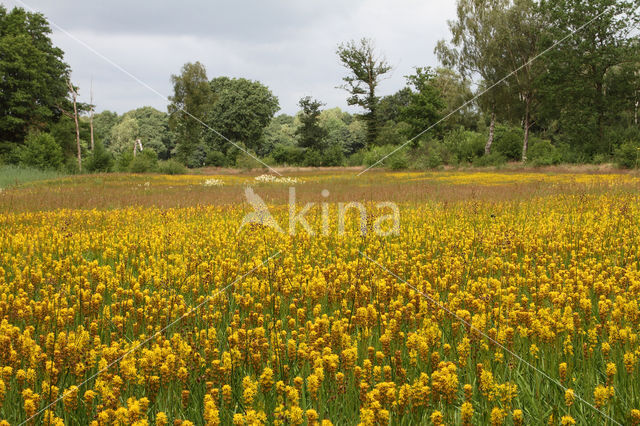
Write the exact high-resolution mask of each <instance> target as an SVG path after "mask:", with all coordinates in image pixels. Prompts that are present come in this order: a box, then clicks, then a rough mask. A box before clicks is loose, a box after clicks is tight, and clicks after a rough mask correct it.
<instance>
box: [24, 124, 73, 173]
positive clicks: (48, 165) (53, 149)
mask: <svg viewBox="0 0 640 426" xmlns="http://www.w3.org/2000/svg"><path fill="white" fill-rule="evenodd" d="M18 158H19V160H20V164H21V165H23V166H29V167H35V168H38V169H43V170H45V169H53V170H58V169H60V168H61V167H62V163H63V161H64V156H63V155H62V149H61V148H60V145H58V144H57V143H56V140H55V139H54V137H53V136H51V135H50V134H49V133H43V132H37V131H32V132H31V133H29V134H28V135H27V138H26V140H25V143H24V145H22V146H20V147H19V148H18Z"/></svg>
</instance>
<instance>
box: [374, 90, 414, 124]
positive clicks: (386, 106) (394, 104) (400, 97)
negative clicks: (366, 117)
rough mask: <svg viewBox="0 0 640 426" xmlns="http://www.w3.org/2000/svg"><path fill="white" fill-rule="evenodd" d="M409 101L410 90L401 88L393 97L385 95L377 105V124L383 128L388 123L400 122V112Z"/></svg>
mask: <svg viewBox="0 0 640 426" xmlns="http://www.w3.org/2000/svg"><path fill="white" fill-rule="evenodd" d="M410 101H411V89H410V88H408V87H403V88H402V89H400V90H398V91H397V92H396V93H394V94H393V95H387V96H384V97H382V98H381V99H380V103H379V104H378V122H379V123H380V125H382V126H384V125H385V124H386V123H388V122H389V121H393V122H398V121H399V120H400V110H401V109H402V108H404V107H406V106H407V105H409V102H410Z"/></svg>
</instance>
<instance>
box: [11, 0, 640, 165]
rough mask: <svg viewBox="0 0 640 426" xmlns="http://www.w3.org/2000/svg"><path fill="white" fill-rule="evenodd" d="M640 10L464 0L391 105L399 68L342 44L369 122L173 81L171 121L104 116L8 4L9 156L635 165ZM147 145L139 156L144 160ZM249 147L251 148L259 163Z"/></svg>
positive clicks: (197, 68)
mask: <svg viewBox="0 0 640 426" xmlns="http://www.w3.org/2000/svg"><path fill="white" fill-rule="evenodd" d="M639 7H640V0H622V1H620V0H618V1H616V0H586V1H580V0H553V1H549V0H546V1H544V0H540V1H535V0H483V1H477V0H458V1H457V10H456V18H455V19H453V20H452V21H450V22H449V30H450V34H449V36H448V37H447V38H445V39H443V40H441V41H439V42H438V43H437V45H436V46H435V49H434V51H435V53H436V55H437V57H438V60H439V62H440V66H438V67H436V68H432V67H426V66H416V67H415V68H414V69H413V71H412V73H411V74H410V75H407V76H405V87H403V88H401V89H400V90H398V91H397V92H395V93H392V94H389V95H386V96H381V94H380V92H379V88H380V84H381V83H382V81H383V80H384V79H385V78H386V76H387V75H388V74H389V72H390V71H391V69H392V67H391V66H390V64H389V62H388V61H387V60H386V59H385V57H384V55H383V54H382V53H381V52H379V51H378V50H377V49H376V46H375V43H374V41H373V40H371V39H367V38H363V39H360V40H351V41H348V42H345V43H341V44H339V45H338V46H336V63H337V64H340V65H342V66H343V67H344V70H345V74H344V78H343V79H342V81H341V82H336V84H337V87H339V88H341V89H343V90H344V91H345V94H346V100H347V104H348V105H351V106H354V107H356V108H357V109H358V112H357V113H355V114H351V113H349V112H346V111H342V110H340V109H339V108H326V105H325V104H324V103H323V102H322V100H319V99H314V98H312V97H309V96H305V97H303V98H301V99H300V101H299V103H298V106H299V111H298V112H297V113H296V114H294V115H287V114H277V113H278V111H279V109H280V106H279V102H278V98H277V97H276V96H275V95H274V94H273V93H272V92H271V90H270V89H269V88H268V87H267V86H265V85H264V84H262V83H261V82H259V81H252V80H248V79H245V78H232V77H226V76H219V77H213V78H210V77H209V76H208V75H207V70H206V69H205V67H204V65H203V64H201V63H200V62H193V63H187V64H185V65H184V66H183V67H182V69H181V70H180V72H179V73H177V74H176V75H172V76H171V82H172V85H173V93H172V95H171V96H170V98H169V101H170V103H169V105H168V106H167V112H163V111H159V110H157V109H155V108H152V107H141V108H138V109H135V110H132V111H129V112H127V113H124V114H122V115H118V114H116V113H114V112H110V111H103V112H101V113H98V114H94V113H93V111H94V109H95V106H94V105H93V100H92V101H91V103H90V104H86V103H81V102H78V101H77V94H78V90H79V88H77V87H75V86H74V85H73V84H72V82H71V80H70V68H69V66H68V65H67V64H66V63H65V62H64V58H63V52H62V51H61V50H60V49H59V48H57V47H56V46H54V45H53V43H52V42H51V39H50V37H49V35H50V33H51V30H50V27H49V25H48V23H47V21H46V19H45V18H44V17H43V16H42V15H41V14H39V13H30V12H26V11H25V10H23V9H20V8H14V9H12V10H11V11H8V10H7V9H6V8H4V7H3V6H0V161H1V162H6V163H18V164H23V165H27V166H33V167H38V168H54V169H64V170H67V171H69V172H75V171H78V170H83V171H112V170H118V171H134V172H144V171H162V172H166V173H179V172H184V167H185V166H186V167H191V168H195V167H203V166H217V167H246V168H252V167H260V166H261V163H260V162H258V161H256V160H255V159H254V158H253V157H256V158H260V159H261V162H264V163H267V164H270V165H302V166H341V165H354V166H355V165H375V164H377V162H378V160H379V159H380V158H383V157H385V156H386V155H387V154H389V153H391V152H393V151H394V150H396V148H397V147H398V146H403V145H406V147H405V148H404V149H402V150H398V151H397V152H396V153H394V154H393V155H390V156H389V157H388V159H386V160H385V161H384V163H383V164H381V165H384V166H386V167H391V168H396V169H400V168H407V167H414V168H432V167H438V166H440V165H443V164H451V165H458V164H475V165H479V166H486V165H499V164H501V163H504V162H506V161H521V162H524V163H527V164H534V165H547V164H555V163H561V162H566V163H586V162H593V163H602V162H611V161H615V162H616V163H617V164H619V165H620V166H624V167H636V166H638V160H639V156H640V124H639V123H638V108H639V107H640V41H639V39H638V30H637V28H638V23H639V22H640V15H639V12H638V8H639ZM139 148H142V149H141V150H140V149H139ZM244 152H249V153H250V154H251V156H248V155H246V154H245V153H244Z"/></svg>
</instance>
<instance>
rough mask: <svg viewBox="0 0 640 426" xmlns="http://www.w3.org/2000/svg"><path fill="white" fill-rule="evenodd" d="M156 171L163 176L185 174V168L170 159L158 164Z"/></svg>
mask: <svg viewBox="0 0 640 426" xmlns="http://www.w3.org/2000/svg"><path fill="white" fill-rule="evenodd" d="M158 171H159V172H160V173H162V174H163V175H183V174H185V173H187V168H186V167H185V166H184V164H182V163H181V162H179V161H177V160H174V159H170V160H166V161H160V162H159V163H158Z"/></svg>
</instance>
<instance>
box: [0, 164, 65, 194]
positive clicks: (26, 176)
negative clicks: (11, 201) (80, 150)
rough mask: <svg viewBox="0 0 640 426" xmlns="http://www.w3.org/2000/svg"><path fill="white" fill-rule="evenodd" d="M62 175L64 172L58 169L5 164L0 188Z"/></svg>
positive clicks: (1, 167)
mask: <svg viewBox="0 0 640 426" xmlns="http://www.w3.org/2000/svg"><path fill="white" fill-rule="evenodd" d="M62 176H64V174H63V173H61V172H59V171H56V170H40V169H35V168H33V167H22V166H16V165H14V164H4V165H0V188H3V189H4V188H8V187H10V186H14V185H20V184H22V183H27V182H33V181H37V180H45V179H56V178H59V177H62Z"/></svg>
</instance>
